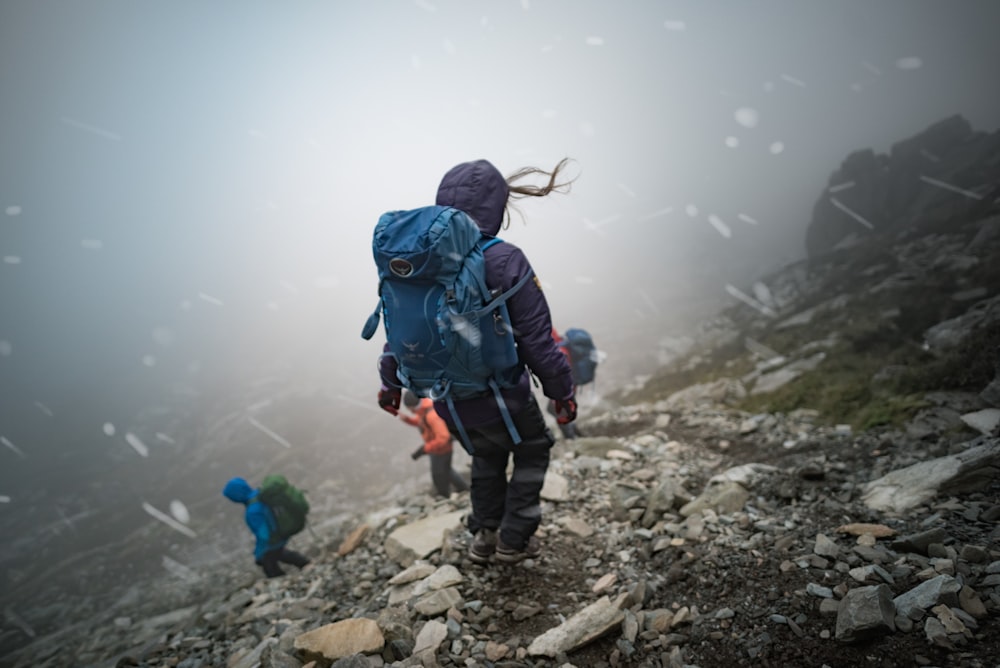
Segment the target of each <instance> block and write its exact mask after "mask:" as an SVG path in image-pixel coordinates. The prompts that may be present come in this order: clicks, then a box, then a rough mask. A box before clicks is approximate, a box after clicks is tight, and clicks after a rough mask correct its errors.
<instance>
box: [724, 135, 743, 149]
mask: <svg viewBox="0 0 1000 668" xmlns="http://www.w3.org/2000/svg"><path fill="white" fill-rule="evenodd" d="M725 144H726V146H728V147H729V148H737V147H738V146H739V145H740V140H739V139H738V138H737V137H733V136H729V137H726V140H725Z"/></svg>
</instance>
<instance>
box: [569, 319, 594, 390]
mask: <svg viewBox="0 0 1000 668" xmlns="http://www.w3.org/2000/svg"><path fill="white" fill-rule="evenodd" d="M560 344H561V345H563V346H565V347H566V349H567V350H568V351H569V364H570V367H571V368H572V370H573V382H574V383H575V384H576V385H586V384H587V383H592V382H594V378H595V376H596V374H597V360H598V354H597V346H595V345H594V339H593V338H591V336H590V333H589V332H588V331H587V330H585V329H580V328H579V327H574V328H571V329H567V330H566V332H565V333H564V334H563V340H562V341H561V342H560Z"/></svg>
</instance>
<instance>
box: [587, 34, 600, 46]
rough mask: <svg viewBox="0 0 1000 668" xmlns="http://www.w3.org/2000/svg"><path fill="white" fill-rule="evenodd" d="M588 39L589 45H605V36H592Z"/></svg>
mask: <svg viewBox="0 0 1000 668" xmlns="http://www.w3.org/2000/svg"><path fill="white" fill-rule="evenodd" d="M586 41H587V46H604V38H603V37H593V36H591V37H588V38H587V40H586Z"/></svg>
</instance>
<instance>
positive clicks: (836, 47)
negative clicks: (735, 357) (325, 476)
mask: <svg viewBox="0 0 1000 668" xmlns="http://www.w3.org/2000/svg"><path fill="white" fill-rule="evenodd" d="M998 25H1000V3H998V2H996V1H995V0H982V1H964V2H945V1H944V0H941V1H927V0H891V1H890V0H856V1H839V2H838V1H833V0H830V1H823V2H820V1H818V0H813V1H809V0H786V1H780V2H779V1H771V2H769V1H756V2H754V1H746V2H723V1H719V2H710V1H697V2H695V1H693V0H692V1H690V2H641V1H627V2H611V1H601V2H598V1H592V0H505V1H502V2H501V1H495V2H494V1H490V2H486V1H481V2H466V1H459V0H416V1H414V0H398V1H371V0H338V1H337V2H298V1H290V2H250V1H244V0H240V1H238V2H237V1H232V2H195V1H183V2H173V1H171V2H167V1H163V2H136V1H132V0H128V1H124V0H123V1H120V2H110V1H106V0H99V1H86V0H84V1H78V2H71V1H68V0H67V1H66V2H51V1H47V0H33V1H30V2H29V1H24V2H13V1H11V0H4V1H3V2H2V4H0V404H2V405H0V435H6V436H7V438H8V440H11V441H12V442H13V441H18V442H21V443H24V442H25V441H30V439H31V435H30V433H31V432H30V428H29V427H22V426H19V425H16V424H15V422H16V420H18V419H20V418H19V417H15V416H21V415H22V413H24V412H25V411H28V412H31V413H33V414H35V416H36V418H38V419H43V418H44V419H48V418H49V417H51V416H48V415H47V414H48V413H55V414H57V415H58V414H59V413H60V412H61V411H62V412H65V411H67V410H71V409H73V407H78V406H79V405H80V404H81V402H82V401H83V399H84V398H85V399H86V400H87V401H88V402H90V403H92V404H94V405H95V407H94V411H95V414H94V416H93V418H92V420H93V422H94V423H95V424H96V425H100V424H102V423H103V422H104V421H105V420H108V419H111V417H110V413H111V412H112V410H111V408H109V406H113V405H115V404H116V402H124V400H123V399H121V395H122V393H123V392H127V393H130V394H131V395H132V396H137V394H135V393H132V392H131V388H132V387H133V385H132V384H133V383H135V384H136V385H135V387H140V386H141V387H143V388H145V390H146V391H147V394H148V392H153V393H155V392H156V391H159V388H163V387H165V386H167V384H168V382H171V383H172V382H175V381H177V380H178V379H180V380H181V381H183V382H185V383H196V382H197V378H198V373H201V372H203V371H204V370H205V369H207V368H214V367H213V366H212V365H213V364H218V365H222V366H225V365H227V364H229V365H233V366H235V367H240V368H242V369H246V368H247V367H254V366H255V365H260V366H261V368H264V367H266V366H267V363H268V361H269V360H270V359H271V358H272V357H274V358H278V357H280V358H290V359H292V360H293V363H299V364H301V365H302V369H301V373H302V374H304V375H309V376H310V377H313V378H315V379H325V380H327V381H330V380H332V381H334V382H337V383H343V385H344V388H345V390H344V391H345V394H346V395H349V396H355V395H358V396H368V395H370V394H371V393H372V388H373V387H374V385H375V382H376V381H375V378H374V364H375V362H374V358H375V356H376V354H377V348H378V344H377V343H372V342H365V341H362V340H361V339H360V337H359V336H358V334H359V332H360V329H361V325H362V324H363V322H364V319H365V317H366V316H367V315H368V313H369V312H370V310H371V309H372V308H373V307H374V305H375V299H376V297H375V289H376V276H375V270H374V265H373V263H372V258H371V251H370V241H371V231H372V228H373V226H374V224H375V221H376V219H377V217H378V215H379V214H380V213H382V212H384V211H387V210H391V209H403V208H411V207H416V206H421V205H425V204H430V203H433V199H434V192H435V189H436V186H437V183H438V181H439V179H440V177H441V175H442V174H443V173H444V172H445V171H446V170H447V169H448V168H449V167H450V166H452V165H453V164H455V163H457V162H461V161H465V160H471V159H477V158H487V159H489V160H491V161H493V162H494V164H496V165H497V166H498V168H499V169H500V170H501V171H502V172H505V173H509V172H512V171H514V170H515V169H517V168H519V167H522V166H524V165H535V166H539V167H551V166H553V165H555V164H556V162H558V161H559V160H560V159H561V158H563V157H570V158H572V159H573V161H574V162H573V170H574V172H573V173H574V174H577V175H578V179H577V181H576V183H575V184H574V187H573V191H572V193H571V194H569V195H566V196H552V197H549V198H546V199H545V200H541V201H530V202H526V203H524V205H523V207H522V211H523V214H524V221H525V222H522V221H521V219H519V218H515V220H514V223H513V225H512V226H511V228H510V229H509V230H507V231H505V232H504V233H503V234H502V236H503V237H504V238H505V239H507V240H508V241H511V242H513V243H516V244H518V245H520V246H521V247H522V248H524V249H525V251H526V253H527V254H528V257H529V259H530V260H531V261H532V263H533V265H534V266H535V269H536V271H537V273H538V274H539V276H540V277H541V279H542V281H543V284H544V285H545V287H546V290H547V294H548V297H549V301H550V305H551V307H552V310H553V312H554V314H555V316H556V325H557V326H559V327H562V328H565V327H569V326H583V327H587V328H589V329H591V330H592V331H593V332H594V333H595V336H596V337H597V339H598V343H600V342H601V337H602V335H603V337H604V340H605V341H610V340H613V339H614V333H615V331H616V330H618V329H620V328H635V327H647V326H652V325H650V324H649V323H656V326H659V323H662V322H669V323H672V324H674V325H676V326H680V325H682V324H686V323H688V322H689V321H690V319H691V318H692V317H693V314H697V313H698V312H700V311H702V310H704V309H702V308H700V306H699V305H701V304H705V303H706V302H705V299H706V298H710V299H715V300H724V299H726V295H725V291H724V286H725V285H726V284H727V283H733V284H736V285H745V283H746V281H748V280H750V279H751V278H752V276H753V274H754V273H755V272H756V271H758V270H759V271H764V270H766V269H770V268H772V267H773V266H775V265H776V264H778V263H781V262H786V261H789V260H794V259H798V258H801V257H803V256H804V237H805V224H806V223H807V222H808V217H809V215H810V211H811V208H812V205H813V203H814V202H815V200H816V199H817V197H818V196H819V195H820V192H821V190H822V188H823V187H824V186H825V185H826V183H827V179H828V177H829V175H830V173H831V172H832V171H833V170H835V169H836V168H837V167H838V166H839V164H840V162H841V161H842V160H843V158H844V157H846V155H847V154H848V153H849V152H851V151H853V150H856V149H861V148H869V147H870V148H874V149H876V150H878V151H888V150H889V148H890V147H891V144H892V143H893V142H895V141H898V140H901V139H904V138H907V137H909V136H910V135H912V134H913V133H915V132H918V131H920V130H922V129H924V128H925V127H926V126H928V125H930V124H931V123H933V122H936V121H938V120H941V119H942V118H945V117H947V116H950V115H953V114H956V113H960V114H963V115H964V116H965V117H966V118H967V119H968V120H969V121H970V122H971V123H972V125H973V127H974V128H976V129H979V130H984V131H989V132H993V131H995V130H996V129H997V128H998V126H1000V95H998V89H997V80H998V78H997V64H998V63H1000V39H997V36H996V28H997V26H998ZM713 221H714V222H713ZM293 353H294V354H293ZM310 360H313V361H315V360H322V362H321V363H319V364H316V363H310ZM317 382H322V380H317ZM81 392H83V393H84V394H85V395H86V397H81V396H80V395H81ZM116 393H117V394H116ZM140 394H141V393H140ZM105 395H106V397H107V401H105V402H104V403H102V402H101V401H100V400H99V398H100V397H102V396H105ZM143 396H147V395H143ZM109 402H110V403H109ZM88 405H90V404H88ZM131 409H132V407H131V406H130V407H129V410H131ZM119 419H121V418H119ZM8 454H9V453H7V454H5V451H4V449H0V458H2V457H5V456H8ZM2 492H3V490H0V493H2Z"/></svg>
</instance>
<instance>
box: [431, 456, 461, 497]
mask: <svg viewBox="0 0 1000 668" xmlns="http://www.w3.org/2000/svg"><path fill="white" fill-rule="evenodd" d="M429 459H430V460H431V481H432V482H433V483H434V489H435V490H437V493H438V494H440V495H441V496H449V495H450V494H451V491H452V490H455V491H456V492H464V491H465V490H467V489H469V485H468V483H466V482H465V479H464V478H463V477H462V476H461V475H459V473H458V471H456V470H455V469H453V468H451V453H450V452H448V453H445V454H443V455H429Z"/></svg>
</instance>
